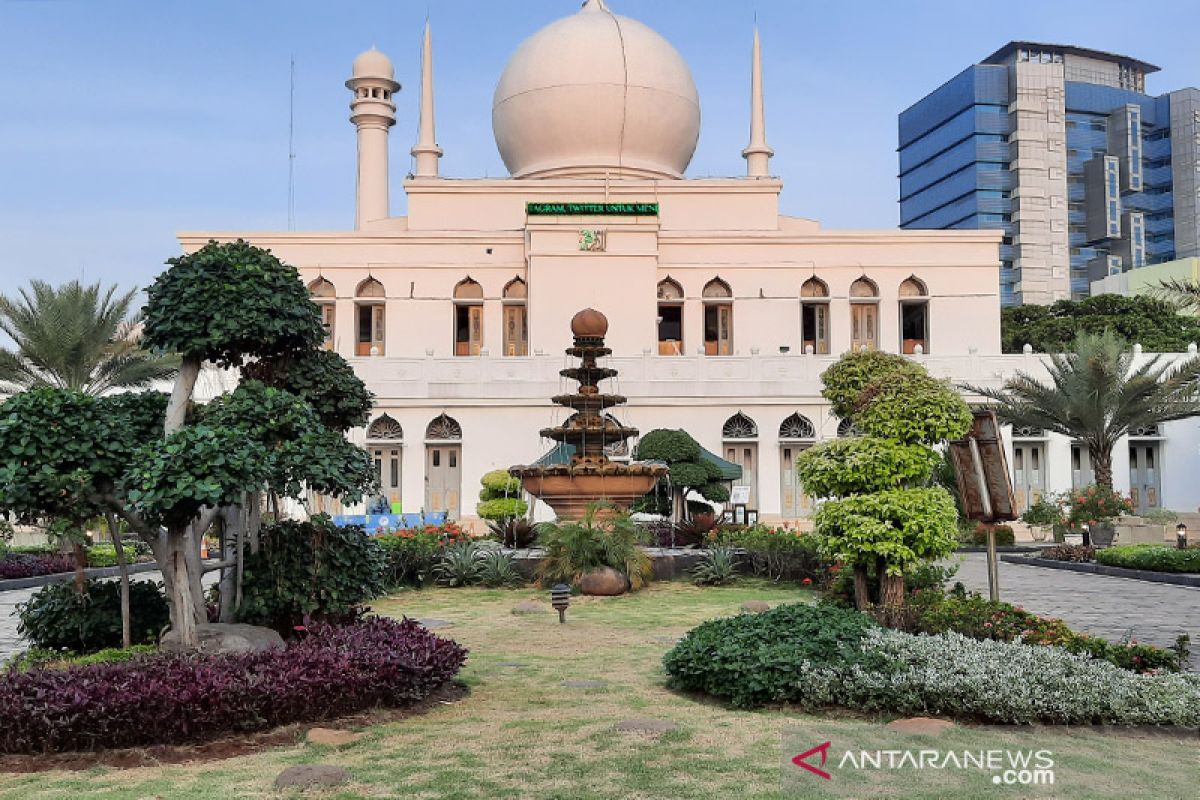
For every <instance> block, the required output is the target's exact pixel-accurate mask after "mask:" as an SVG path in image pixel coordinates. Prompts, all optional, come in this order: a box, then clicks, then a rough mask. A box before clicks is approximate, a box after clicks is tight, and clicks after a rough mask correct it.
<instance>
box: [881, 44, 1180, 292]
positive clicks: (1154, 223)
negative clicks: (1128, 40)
mask: <svg viewBox="0 0 1200 800" xmlns="http://www.w3.org/2000/svg"><path fill="white" fill-rule="evenodd" d="M1157 69H1158V68H1157V67H1155V66H1153V65H1151V64H1148V63H1146V62H1144V61H1139V60H1137V59H1133V58H1129V57H1126V56H1120V55H1115V54H1112V53H1103V52H1099V51H1095V50H1087V49H1084V48H1080V47H1071V46H1065V45H1050V44H1038V43H1033V42H1010V43H1009V44H1007V45H1005V46H1004V47H1002V48H1001V49H1000V50H998V51H997V52H995V53H993V54H992V55H991V56H989V57H988V58H986V59H984V60H983V61H982V62H980V63H979V64H975V65H973V66H971V67H968V68H967V69H966V70H964V71H963V72H961V73H959V74H958V75H956V76H955V77H954V78H952V79H950V80H949V81H947V82H946V83H945V84H943V85H942V86H940V87H938V88H937V89H935V90H934V91H933V92H931V93H930V94H929V95H927V96H926V97H924V98H923V99H921V100H920V101H919V102H917V103H915V104H914V105H912V106H910V107H909V108H908V109H906V110H905V111H903V112H902V113H901V114H900V119H899V160H900V226H901V227H902V228H1000V229H1002V230H1003V231H1004V238H1003V240H1002V242H1003V243H1002V244H1001V248H1000V260H1001V272H1000V291H1001V299H1002V302H1003V303H1004V304H1005V305H1016V304H1021V303H1050V302H1054V301H1055V300H1059V299H1064V298H1080V297H1085V296H1087V294H1088V292H1089V286H1090V283H1091V281H1093V280H1098V279H1099V278H1102V277H1104V276H1106V275H1112V274H1117V273H1120V272H1123V271H1127V270H1131V269H1137V268H1139V267H1142V266H1145V265H1147V264H1155V263H1160V262H1164V261H1170V260H1172V259H1175V258H1186V257H1190V256H1195V255H1200V242H1198V237H1197V230H1198V228H1200V213H1198V208H1200V203H1198V200H1200V90H1197V89H1194V88H1193V89H1183V90H1180V91H1175V92H1170V93H1167V94H1163V95H1160V96H1157V97H1155V96H1151V95H1149V94H1147V93H1146V91H1145V81H1146V75H1148V74H1149V73H1152V72H1155V71H1157Z"/></svg>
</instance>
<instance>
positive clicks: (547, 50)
mask: <svg viewBox="0 0 1200 800" xmlns="http://www.w3.org/2000/svg"><path fill="white" fill-rule="evenodd" d="M492 130H493V132H494V133H495V136H496V146H497V147H498V148H499V149H500V156H501V158H503V159H504V164H505V166H507V167H508V171H509V173H510V174H512V176H513V177H514V178H556V177H603V176H605V175H611V176H613V177H655V178H663V177H667V178H680V177H682V176H683V173H684V170H686V169H687V165H688V163H689V162H690V161H691V160H692V154H693V153H694V152H695V150H696V140H697V138H698V137H699V135H700V99H699V96H698V95H697V94H696V84H695V83H694V82H693V81H692V73H691V71H690V70H689V69H688V66H687V64H686V63H685V62H684V60H683V58H682V57H681V56H680V55H679V53H678V52H677V51H676V50H675V48H674V47H672V46H671V44H670V42H668V41H667V40H666V39H664V38H663V37H661V36H659V35H658V34H657V33H655V32H654V31H652V30H651V29H650V28H648V27H646V26H645V25H643V24H642V23H640V22H638V21H637V20H633V19H629V18H628V17H623V16H620V15H617V14H613V13H612V12H611V11H609V10H608V7H607V6H606V5H605V3H604V0H588V1H587V2H586V3H585V4H584V6H583V8H582V9H581V10H580V11H579V13H577V14H575V15H573V16H570V17H566V18H565V19H560V20H559V21H557V22H554V23H552V24H550V25H548V26H546V27H545V28H542V30H540V31H538V32H537V33H535V34H534V35H533V36H531V37H529V38H528V39H526V40H525V41H524V42H523V43H522V44H521V46H520V47H519V48H517V52H516V53H515V54H513V57H512V58H511V59H510V60H509V62H508V66H506V67H505V68H504V74H503V75H501V76H500V82H499V84H497V86H496V96H495V99H494V101H493V104H492Z"/></svg>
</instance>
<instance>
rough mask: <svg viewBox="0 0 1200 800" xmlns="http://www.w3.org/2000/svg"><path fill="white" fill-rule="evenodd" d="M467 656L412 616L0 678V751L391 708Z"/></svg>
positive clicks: (100, 743) (125, 742) (424, 690)
mask: <svg viewBox="0 0 1200 800" xmlns="http://www.w3.org/2000/svg"><path fill="white" fill-rule="evenodd" d="M466 658H467V651H466V649H464V648H463V647H460V646H459V645H458V644H457V643H455V642H453V641H451V640H449V639H442V638H439V637H437V636H435V635H433V634H432V633H430V632H429V631H427V630H426V629H425V628H424V627H422V626H421V625H420V624H418V623H417V622H415V621H414V620H407V619H406V620H404V621H403V622H400V621H397V620H394V619H386V618H379V617H375V618H369V619H366V620H363V621H360V622H357V623H354V624H352V625H342V626H335V625H320V624H318V625H316V626H314V627H312V628H311V629H310V630H309V631H308V635H307V636H305V637H304V638H303V639H301V640H300V641H297V642H293V643H291V644H290V645H289V646H288V647H287V648H286V649H283V650H267V651H263V652H257V653H241V654H237V655H220V656H202V655H170V654H154V655H146V656H140V657H137V658H134V659H133V660H131V661H128V662H126V663H123V664H96V665H90V666H81V667H71V668H69V669H61V670H60V669H36V668H35V669H31V670H29V671H27V672H21V673H9V674H6V675H4V676H2V677H0V719H3V720H4V725H2V726H0V752H2V753H40V752H53V751H63V750H95V749H99V748H111V747H138V746H144V745H153V744H180V743H184V742H195V741H203V740H206V739H211V738H214V737H217V736H221V735H224V734H228V733H233V732H236V731H251V730H263V729H266V728H271V727H275V726H277V725H284V724H287V723H291V722H301V721H306V722H307V721H314V720H320V719H326V718H329V717H336V716H340V715H344V714H349V713H354V712H358V711H362V710H364V709H369V708H374V707H376V706H401V705H405V704H407V703H411V702H414V701H417V700H421V699H422V698H424V697H426V696H428V695H429V693H430V692H432V691H433V690H434V689H436V688H437V687H439V686H441V685H442V684H444V683H445V682H447V681H449V680H450V679H451V678H453V677H454V676H455V675H456V674H457V673H458V670H459V669H460V668H461V667H462V665H463V663H464V662H465V661H466Z"/></svg>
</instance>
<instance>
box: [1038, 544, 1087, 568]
mask: <svg viewBox="0 0 1200 800" xmlns="http://www.w3.org/2000/svg"><path fill="white" fill-rule="evenodd" d="M1038 557H1039V558H1048V559H1050V560H1051V561H1072V562H1074V563H1076V564H1084V563H1086V562H1088V561H1092V560H1094V559H1095V558H1096V548H1095V547H1092V546H1091V545H1090V544H1089V545H1082V544H1060V545H1055V546H1054V547H1047V548H1045V549H1044V550H1042V552H1041V553H1040V555H1039V556H1038Z"/></svg>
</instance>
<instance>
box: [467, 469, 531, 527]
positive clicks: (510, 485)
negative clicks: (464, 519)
mask: <svg viewBox="0 0 1200 800" xmlns="http://www.w3.org/2000/svg"><path fill="white" fill-rule="evenodd" d="M479 482H480V483H481V484H483V488H482V489H480V490H479V503H478V505H476V506H475V513H476V515H478V516H479V518H480V519H486V520H493V521H494V520H502V519H514V518H516V517H523V516H525V514H526V512H528V511H529V504H528V503H526V502H525V500H524V499H522V497H521V479H520V478H514V477H513V476H511V475H509V474H508V470H506V469H494V470H492V471H491V472H488V473H485V474H484V476H483V477H482V478H480V479H479Z"/></svg>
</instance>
